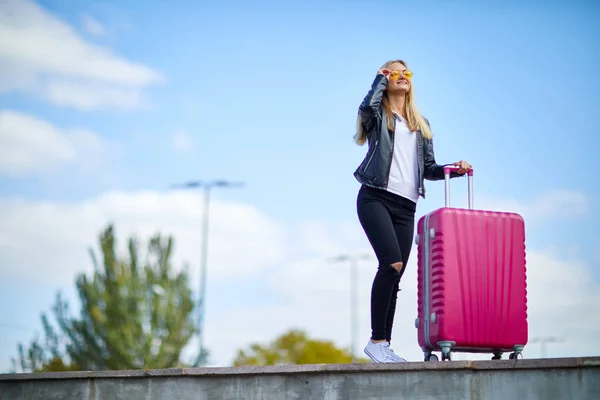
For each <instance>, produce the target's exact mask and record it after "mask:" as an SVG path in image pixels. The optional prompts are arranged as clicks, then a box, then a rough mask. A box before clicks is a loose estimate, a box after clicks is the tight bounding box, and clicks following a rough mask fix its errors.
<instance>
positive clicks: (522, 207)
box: [452, 190, 590, 224]
mask: <svg viewBox="0 0 600 400" xmlns="http://www.w3.org/2000/svg"><path fill="white" fill-rule="evenodd" d="M474 200H475V208H476V209H479V210H492V211H504V212H516V213H518V214H520V215H521V216H522V217H523V218H524V219H525V221H526V222H527V224H529V223H539V222H544V221H551V220H556V219H569V218H575V217H581V216H583V215H586V213H587V212H588V211H589V208H590V203H589V199H588V198H587V197H586V195H585V194H583V193H581V192H578V191H573V190H551V191H547V192H544V193H541V194H539V195H537V196H536V197H533V198H531V199H521V200H519V201H517V200H515V199H507V198H505V199H497V198H490V197H489V196H485V195H477V196H475V199H474ZM452 206H453V207H464V208H467V200H466V198H463V197H458V196H456V198H453V201H452Z"/></svg>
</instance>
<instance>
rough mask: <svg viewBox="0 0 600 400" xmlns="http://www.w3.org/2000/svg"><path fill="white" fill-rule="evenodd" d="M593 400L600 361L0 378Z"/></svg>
mask: <svg viewBox="0 0 600 400" xmlns="http://www.w3.org/2000/svg"><path fill="white" fill-rule="evenodd" d="M400 398H406V399H411V400H434V399H435V400H459V399H460V400H507V399H518V400H540V399H543V400H598V399H600V357H586V358H558V359H539V360H538V359H523V360H495V361H492V360H489V361H451V362H409V363H398V364H371V363H369V364H317V365H280V366H269V367H240V368H174V369H166V370H132V371H78V372H52V373H34V374H3V375H0V400H38V399H40V400H42V399H77V400H151V399H152V400H167V399H169V400H170V399H177V400H212V399H219V400H220V399H229V400H233V399H243V400H266V399H298V400H355V399H356V400H363V399H378V400H388V399H389V400H392V399H394V400H396V399H400Z"/></svg>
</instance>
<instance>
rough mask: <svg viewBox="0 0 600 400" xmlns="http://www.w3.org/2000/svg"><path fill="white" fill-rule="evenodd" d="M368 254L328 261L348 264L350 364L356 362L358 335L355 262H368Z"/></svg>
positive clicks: (346, 255)
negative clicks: (347, 262)
mask: <svg viewBox="0 0 600 400" xmlns="http://www.w3.org/2000/svg"><path fill="white" fill-rule="evenodd" d="M369 259H371V256H369V255H368V254H342V255H340V256H337V257H334V258H331V259H329V262H346V261H349V262H350V337H351V339H350V342H351V344H350V346H351V353H352V362H356V361H357V357H356V341H357V335H358V290H357V286H358V285H357V278H358V276H357V273H358V271H357V262H358V261H359V260H369Z"/></svg>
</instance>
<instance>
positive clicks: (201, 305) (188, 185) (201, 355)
mask: <svg viewBox="0 0 600 400" xmlns="http://www.w3.org/2000/svg"><path fill="white" fill-rule="evenodd" d="M241 186H243V183H242V182H229V181H226V180H222V179H220V180H213V181H207V182H205V181H189V182H185V183H183V184H175V185H171V187H172V188H176V189H198V188H202V189H203V212H202V238H201V240H202V242H201V246H200V251H201V256H200V257H201V258H200V292H199V295H198V346H199V349H198V357H197V358H196V361H195V362H194V366H196V367H197V366H199V365H200V364H201V363H204V361H205V350H204V341H203V339H204V312H205V304H206V264H207V261H208V210H209V205H210V192H211V189H212V188H213V187H218V188H224V187H241Z"/></svg>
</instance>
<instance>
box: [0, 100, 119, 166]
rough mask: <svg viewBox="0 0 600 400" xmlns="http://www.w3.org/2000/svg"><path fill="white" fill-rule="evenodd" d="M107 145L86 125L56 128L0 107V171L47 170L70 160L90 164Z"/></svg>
mask: <svg viewBox="0 0 600 400" xmlns="http://www.w3.org/2000/svg"><path fill="white" fill-rule="evenodd" d="M110 146H111V145H110V143H109V142H107V141H105V140H104V139H102V138H101V137H100V136H98V135H97V134H95V133H94V132H91V131H89V130H86V129H80V128H75V129H60V128H57V127H56V126H54V125H52V124H50V123H49V122H47V121H43V120H41V119H38V118H36V117H33V116H31V115H28V114H23V113H20V112H16V111H10V110H1V111H0V175H1V174H5V175H10V176H22V175H28V174H32V173H40V172H49V171H52V170H55V169H57V168H59V167H61V166H64V165H66V164H72V163H74V162H82V163H83V165H85V166H92V165H95V163H97V162H99V161H100V160H102V158H103V157H104V155H105V153H106V152H107V151H108V150H109V148H110Z"/></svg>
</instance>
